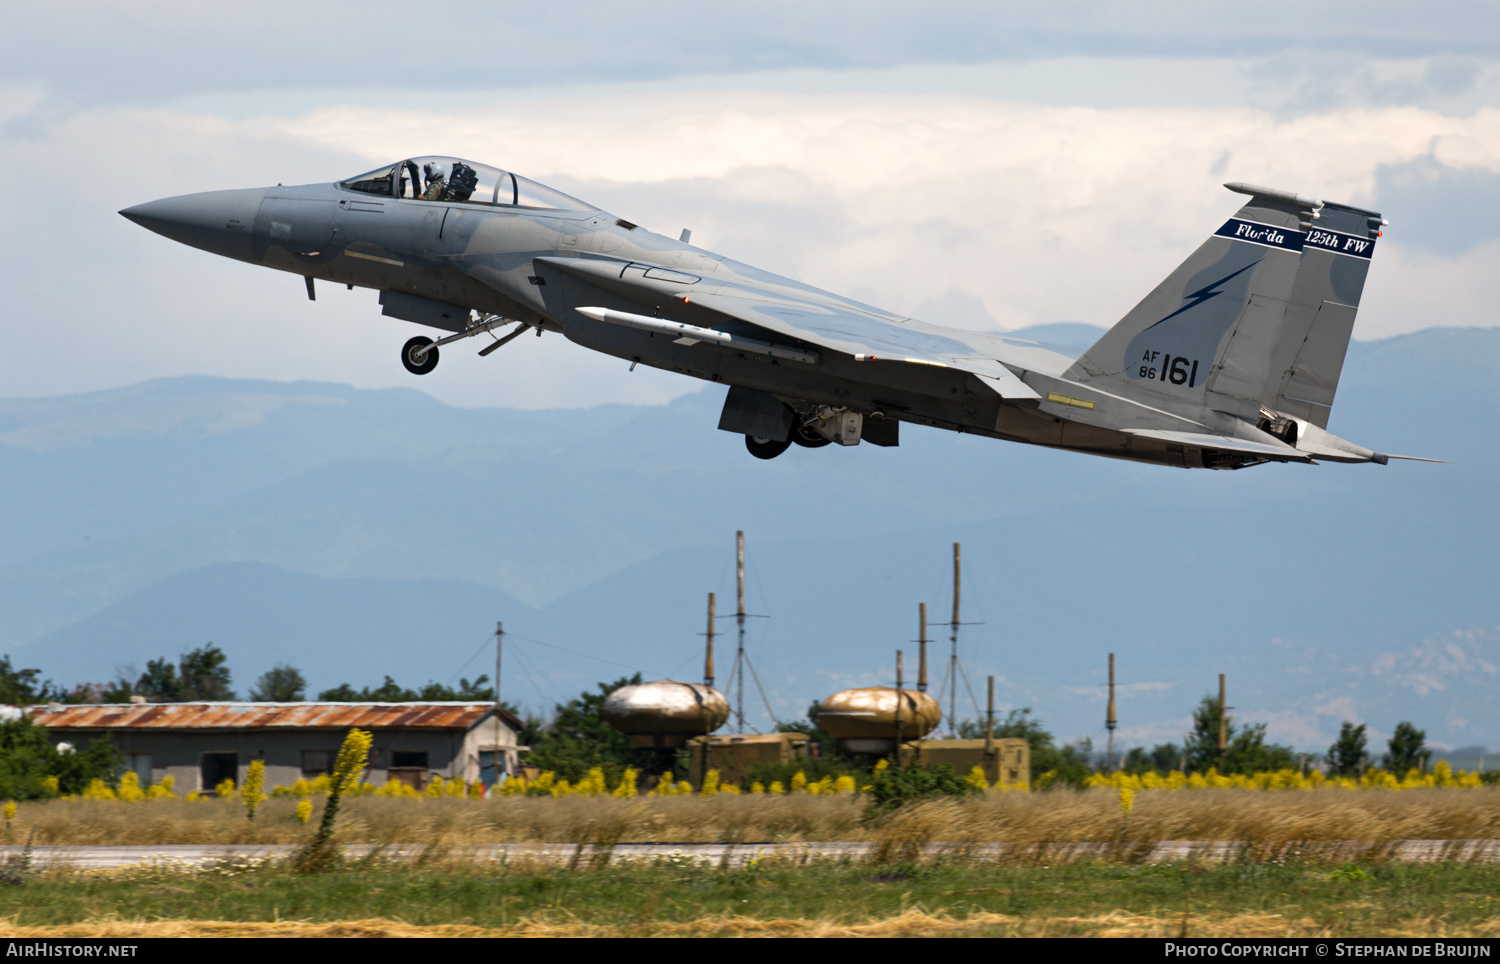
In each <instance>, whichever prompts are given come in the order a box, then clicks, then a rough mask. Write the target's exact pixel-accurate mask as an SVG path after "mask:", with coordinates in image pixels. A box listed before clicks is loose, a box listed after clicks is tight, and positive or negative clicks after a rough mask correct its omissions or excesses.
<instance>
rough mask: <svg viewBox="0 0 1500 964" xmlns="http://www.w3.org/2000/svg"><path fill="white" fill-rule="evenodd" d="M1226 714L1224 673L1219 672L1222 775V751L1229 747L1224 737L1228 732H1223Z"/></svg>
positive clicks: (1226, 727) (1221, 770) (1220, 771)
mask: <svg viewBox="0 0 1500 964" xmlns="http://www.w3.org/2000/svg"><path fill="white" fill-rule="evenodd" d="M1228 716H1229V707H1228V706H1225V705H1224V674H1223V673H1220V674H1219V773H1220V775H1222V774H1223V773H1224V751H1225V750H1227V749H1228V748H1229V741H1228V739H1227V738H1226V737H1227V735H1228V734H1227V733H1226V732H1225V731H1226V730H1227V729H1228V726H1227V722H1228Z"/></svg>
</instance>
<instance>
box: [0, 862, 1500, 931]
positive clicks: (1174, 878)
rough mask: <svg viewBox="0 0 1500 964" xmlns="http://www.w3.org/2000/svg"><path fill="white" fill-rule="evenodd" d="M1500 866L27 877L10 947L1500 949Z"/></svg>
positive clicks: (444, 869)
mask: <svg viewBox="0 0 1500 964" xmlns="http://www.w3.org/2000/svg"><path fill="white" fill-rule="evenodd" d="M1497 910H1500V868H1496V867H1490V866H1473V865H1461V864H1428V865H1409V864H1381V863H1366V864H1361V865H1358V866H1356V865H1353V864H1346V865H1342V866H1328V865H1317V864H1299V863H1232V864H1221V865H1217V866H1194V865H1190V864H1176V865H1152V866H1139V865H1127V864H1118V863H1109V862H1102V861H1089V862H1080V863H1073V864H1067V865H1061V866H1046V865H1037V864H1024V863H1021V864H1011V865H1004V864H994V863H990V864H971V863H966V862H963V861H944V860H938V861H932V862H927V863H923V864H902V863H886V864H877V863H854V862H823V863H811V864H801V865H777V864H774V863H766V862H763V863H761V864H758V865H754V866H751V867H746V868H720V867H715V866H711V865H710V866H703V865H698V864H694V863H692V862H691V861H686V860H682V859H680V858H670V857H669V858H660V859H657V860H654V861H651V862H649V863H641V864H636V865H623V866H622V865H619V864H612V865H608V866H604V867H596V868H592V869H576V870H567V869H560V868H539V867H538V868H528V867H524V866H512V867H497V866H475V865H472V864H465V863H462V862H441V861H440V862H437V863H434V864H429V865H426V866H416V867H410V866H393V865H390V864H384V863H381V862H380V861H378V860H377V861H368V862H363V863H359V864H354V865H349V866H346V867H344V868H342V869H339V870H336V871H334V872H331V873H328V874H324V875H320V876H317V877H302V876H297V875H295V874H293V873H290V872H289V871H287V870H285V869H283V868H280V867H277V866H275V865H266V866H254V867H243V866H242V867H238V868H236V867H224V868H221V869H218V870H210V871H206V872H197V873H184V872H173V871H163V870H134V871H125V872H113V873H109V874H103V873H94V874H77V873H71V874H70V873H62V872H58V873H55V874H43V875H40V876H36V877H32V878H30V879H29V880H27V881H26V883H24V884H23V885H21V886H11V887H6V888H4V889H3V890H0V921H3V924H0V932H3V933H4V934H5V935H6V936H12V937H15V936H32V937H34V936H47V935H51V936H57V935H64V934H66V935H75V936H207V935H219V936H232V935H242V936H271V935H286V936H339V935H344V936H375V935H387V936H436V935H451V936H464V935H473V936H482V935H491V936H501V935H506V936H684V937H686V936H829V937H836V936H924V935H925V936H974V937H981V936H983V937H989V936H1004V935H1030V936H1043V935H1046V936H1174V935H1182V934H1185V935H1187V936H1195V937H1206V936H1378V935H1390V936H1397V935H1404V936H1426V937H1441V936H1448V937H1463V936H1468V937H1494V936H1500V922H1497V917H1500V915H1497Z"/></svg>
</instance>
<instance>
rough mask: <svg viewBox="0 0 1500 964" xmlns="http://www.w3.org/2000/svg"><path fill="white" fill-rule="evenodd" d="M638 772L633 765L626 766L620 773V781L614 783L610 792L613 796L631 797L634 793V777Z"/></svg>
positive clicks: (635, 777)
mask: <svg viewBox="0 0 1500 964" xmlns="http://www.w3.org/2000/svg"><path fill="white" fill-rule="evenodd" d="M638 776H639V774H638V773H637V772H636V769H635V767H626V768H625V772H624V773H622V774H620V782H619V783H617V784H615V789H614V790H613V792H612V793H611V794H610V795H611V796H615V797H633V796H635V794H636V779H637V777H638Z"/></svg>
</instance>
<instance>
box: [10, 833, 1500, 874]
mask: <svg viewBox="0 0 1500 964" xmlns="http://www.w3.org/2000/svg"><path fill="white" fill-rule="evenodd" d="M295 849H296V847H295V846H293V845H291V844H181V845H154V846H139V847H68V846H45V847H32V848H31V855H30V860H31V862H32V864H33V865H34V866H36V867H70V868H75V869H78V870H90V869H108V868H118V867H133V866H139V865H161V866H164V867H173V868H181V869H183V870H189V869H193V868H196V867H202V866H205V865H212V864H218V863H224V862H234V863H240V862H245V861H257V860H279V859H283V858H285V857H287V856H288V855H290V854H291V853H292V852H293V851H294V850H295ZM25 850H26V848H24V847H18V846H7V847H0V862H6V863H13V862H15V861H18V860H20V859H22V856H23V853H24V851H25ZM343 851H344V853H345V855H346V856H348V857H350V858H354V859H360V858H365V857H371V856H374V857H376V858H381V859H388V860H407V861H415V860H422V859H426V860H431V859H457V860H469V861H478V862H495V863H501V864H542V865H548V866H598V865H599V864H601V863H605V862H625V861H652V862H658V861H667V862H674V863H676V862H681V863H683V864H703V865H714V866H728V867H739V866H744V865H745V864H749V863H755V862H759V861H762V860H767V861H773V862H776V863H783V864H784V863H806V862H811V861H822V860H868V859H871V858H875V857H883V858H887V859H889V858H895V859H910V858H913V857H918V856H920V857H924V858H933V857H944V856H946V857H958V858H964V859H969V860H996V861H1001V860H1004V861H1017V860H1022V861H1027V862H1038V863H1061V862H1067V861H1074V860H1121V861H1126V862H1130V863H1179V862H1185V861H1195V860H1196V861H1208V862H1224V861H1228V860H1252V861H1260V860H1277V861H1280V860H1317V861H1348V860H1361V859H1363V860H1370V859H1376V860H1390V861H1404V862H1412V863H1434V862H1439V861H1463V862H1475V861H1478V862H1490V861H1500V840H1392V841H1369V840H1325V841H1267V842H1256V841H1249V842H1245V841H1229V840H1213V841H1200V840H1162V841H1155V842H1149V841H1148V842H1123V843H1122V842H1113V841H1085V842H1055V843H961V842H946V843H928V844H924V845H921V846H920V847H918V846H917V845H915V844H907V843H904V842H900V841H896V842H880V841H832V842H817V843H811V842H810V843H775V842H769V841H768V842H760V843H737V844H726V843H618V844H613V845H610V844H592V843H509V844H481V845H477V846H461V845H454V846H443V845H426V844H396V845H392V846H377V845H373V844H350V845H347V846H345V847H344V848H343Z"/></svg>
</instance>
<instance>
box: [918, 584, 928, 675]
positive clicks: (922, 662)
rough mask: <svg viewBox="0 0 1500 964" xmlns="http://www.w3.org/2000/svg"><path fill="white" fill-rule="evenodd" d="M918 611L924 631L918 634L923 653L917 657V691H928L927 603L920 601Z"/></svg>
mask: <svg viewBox="0 0 1500 964" xmlns="http://www.w3.org/2000/svg"><path fill="white" fill-rule="evenodd" d="M917 613H918V616H919V618H920V619H921V622H922V631H921V632H920V633H918V634H917V642H918V643H919V644H920V645H921V647H922V649H921V655H919V656H918V657H917V692H918V693H925V692H927V604H926V603H918V604H917Z"/></svg>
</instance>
